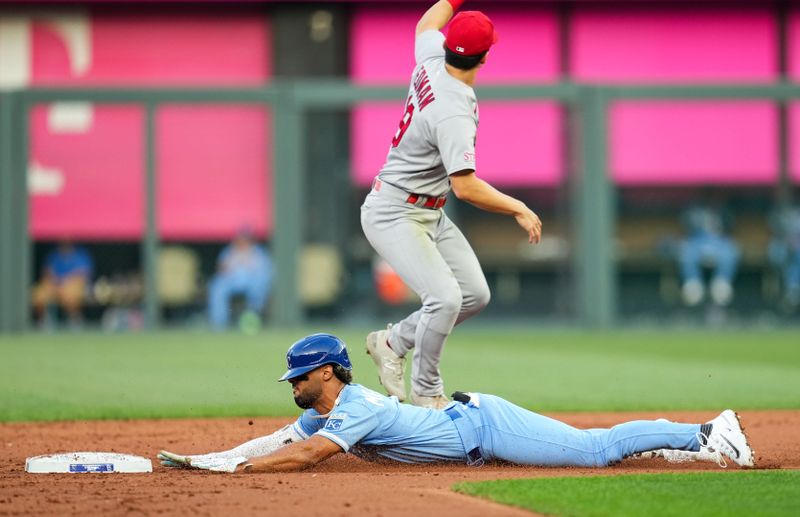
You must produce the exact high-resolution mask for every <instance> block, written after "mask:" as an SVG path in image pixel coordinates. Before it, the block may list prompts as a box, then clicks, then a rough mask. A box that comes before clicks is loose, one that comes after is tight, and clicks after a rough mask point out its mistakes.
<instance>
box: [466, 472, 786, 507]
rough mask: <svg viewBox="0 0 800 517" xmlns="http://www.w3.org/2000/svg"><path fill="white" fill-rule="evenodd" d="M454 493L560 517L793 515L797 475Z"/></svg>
mask: <svg viewBox="0 0 800 517" xmlns="http://www.w3.org/2000/svg"><path fill="white" fill-rule="evenodd" d="M455 490H456V491H458V492H461V493H464V494H469V495H474V496H478V497H483V498H486V499H491V500H493V501H496V502H499V503H503V504H508V505H513V506H518V507H521V508H525V509H528V510H532V511H534V512H537V513H542V514H546V515H559V516H561V515H569V516H574V517H590V516H610V515H613V516H616V517H625V516H636V517H638V516H640V515H648V516H664V517H666V516H681V517H682V516H685V515H692V516H704V515H708V516H711V517H717V516H720V515H725V516H726V517H727V516H737V515H741V516H748V517H749V516H751V515H760V516H784V515H785V516H790V515H791V516H794V515H797V509H798V508H800V471H796V470H795V471H781V470H765V471H748V472H741V471H732V472H703V473H682V474H639V475H622V476H591V477H560V478H538V479H512V480H499V481H485V482H477V483H460V484H458V485H456V486H455Z"/></svg>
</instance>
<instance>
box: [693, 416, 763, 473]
mask: <svg viewBox="0 0 800 517" xmlns="http://www.w3.org/2000/svg"><path fill="white" fill-rule="evenodd" d="M708 423H709V424H711V432H710V433H708V436H706V435H704V434H702V433H699V434H698V440H699V441H700V450H701V451H704V450H705V451H707V452H711V453H713V452H720V453H722V454H723V455H725V456H727V457H728V458H729V459H730V460H732V461H733V462H734V463H736V464H737V465H739V466H741V467H755V454H754V452H753V449H752V448H751V447H750V444H749V443H748V442H747V436H746V435H745V434H744V429H743V428H742V424H741V422H740V421H739V415H737V414H736V413H735V412H734V411H733V410H730V409H726V410H725V411H723V412H722V413H720V415H719V416H718V417H717V418H715V419H713V420H711V421H710V422H708Z"/></svg>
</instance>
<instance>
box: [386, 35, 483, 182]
mask: <svg viewBox="0 0 800 517" xmlns="http://www.w3.org/2000/svg"><path fill="white" fill-rule="evenodd" d="M443 44H444V35H443V34H442V33H441V32H439V31H437V30H430V31H425V32H423V33H422V34H420V35H419V36H417V39H416V44H415V48H414V55H415V58H416V63H417V65H416V67H415V68H414V72H413V74H412V76H411V86H410V87H409V90H408V100H407V101H406V111H405V113H404V114H403V117H402V119H401V120H400V127H399V128H398V130H397V132H396V133H395V136H394V138H393V139H392V145H391V148H390V149H389V155H388V156H387V158H386V163H385V164H384V166H383V168H382V169H381V171H380V173H379V175H378V177H379V178H380V179H381V181H384V182H386V183H389V184H390V185H394V186H396V187H399V188H401V189H403V190H405V191H406V192H413V193H416V194H425V195H428V196H441V195H444V194H446V193H447V192H448V191H449V190H450V180H449V177H448V176H449V175H450V174H453V173H455V172H458V171H462V170H465V169H472V170H475V138H476V135H477V129H478V101H477V99H476V98H475V92H474V91H473V89H472V88H471V87H470V86H468V85H466V84H464V83H463V82H461V81H459V80H457V79H455V78H454V77H452V76H451V75H450V74H448V73H447V70H446V69H445V62H444V47H443Z"/></svg>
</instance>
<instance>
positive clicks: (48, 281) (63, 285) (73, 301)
mask: <svg viewBox="0 0 800 517" xmlns="http://www.w3.org/2000/svg"><path fill="white" fill-rule="evenodd" d="M93 269H94V263H93V261H92V257H91V255H89V252H88V251H86V249H85V248H83V247H81V246H76V245H75V244H73V243H72V242H70V241H69V240H66V239H65V240H62V241H61V242H60V243H59V244H58V245H57V247H56V249H55V250H53V251H52V252H50V254H49V255H48V256H47V258H46V259H45V264H44V269H43V271H42V278H41V280H40V281H39V283H38V284H37V285H36V286H34V288H33V293H32V296H31V297H32V301H33V306H34V309H35V310H36V316H37V318H38V320H39V326H40V327H42V328H44V329H52V328H55V327H56V324H57V321H58V306H59V305H60V306H61V307H62V308H63V309H64V312H65V313H66V315H67V319H68V323H69V325H70V327H72V328H78V327H80V326H81V325H82V323H83V315H82V312H81V309H82V307H83V303H84V301H85V299H86V294H87V289H88V287H89V283H90V281H91V278H92V272H93Z"/></svg>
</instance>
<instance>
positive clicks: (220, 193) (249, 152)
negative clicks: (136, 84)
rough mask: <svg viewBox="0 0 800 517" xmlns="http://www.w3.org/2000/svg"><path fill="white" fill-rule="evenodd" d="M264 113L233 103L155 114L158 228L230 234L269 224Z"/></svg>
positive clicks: (174, 233) (175, 235) (259, 230)
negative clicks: (156, 128)
mask: <svg viewBox="0 0 800 517" xmlns="http://www.w3.org/2000/svg"><path fill="white" fill-rule="evenodd" d="M268 122H269V118H268V115H267V113H266V111H265V110H264V109H260V108H253V107H241V106H224V107H211V106H202V107H197V106H195V107H183V106H169V107H164V108H161V109H160V110H159V112H158V133H159V140H158V142H159V144H158V145H159V152H158V159H157V170H158V186H159V199H158V215H159V218H158V228H159V232H160V233H161V235H162V236H163V237H164V238H166V239H196V238H219V239H227V238H229V237H232V236H233V235H234V234H235V232H236V230H237V229H238V228H240V227H241V226H242V225H248V226H250V227H251V228H252V229H253V230H254V231H255V233H256V234H257V235H259V236H263V235H265V234H269V232H270V231H271V229H272V211H271V208H270V209H269V210H268V209H267V207H268V206H270V207H271V199H272V193H271V188H272V178H271V174H270V171H271V166H270V160H269V157H268V153H267V148H266V141H267V136H268V127H269V125H268Z"/></svg>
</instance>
